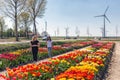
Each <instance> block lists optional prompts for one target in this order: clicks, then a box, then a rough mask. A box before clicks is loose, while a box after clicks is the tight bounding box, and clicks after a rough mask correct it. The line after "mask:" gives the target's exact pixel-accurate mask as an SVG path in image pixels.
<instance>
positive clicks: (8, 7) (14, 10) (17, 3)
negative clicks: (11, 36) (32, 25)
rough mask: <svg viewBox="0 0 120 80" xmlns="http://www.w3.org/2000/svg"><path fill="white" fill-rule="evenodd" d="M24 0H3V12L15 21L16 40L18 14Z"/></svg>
mask: <svg viewBox="0 0 120 80" xmlns="http://www.w3.org/2000/svg"><path fill="white" fill-rule="evenodd" d="M25 1H26V0H4V2H5V9H4V14H5V15H7V16H8V17H10V18H11V19H12V20H13V21H14V23H15V36H16V41H19V39H18V20H17V18H18V15H20V13H21V11H22V10H23V9H24V5H25Z"/></svg>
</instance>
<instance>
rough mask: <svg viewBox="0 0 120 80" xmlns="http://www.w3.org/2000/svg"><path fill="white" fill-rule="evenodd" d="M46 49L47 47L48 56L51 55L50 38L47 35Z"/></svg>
mask: <svg viewBox="0 0 120 80" xmlns="http://www.w3.org/2000/svg"><path fill="white" fill-rule="evenodd" d="M47 49H48V56H49V57H50V58H51V57H52V40H51V37H50V36H49V37H47Z"/></svg>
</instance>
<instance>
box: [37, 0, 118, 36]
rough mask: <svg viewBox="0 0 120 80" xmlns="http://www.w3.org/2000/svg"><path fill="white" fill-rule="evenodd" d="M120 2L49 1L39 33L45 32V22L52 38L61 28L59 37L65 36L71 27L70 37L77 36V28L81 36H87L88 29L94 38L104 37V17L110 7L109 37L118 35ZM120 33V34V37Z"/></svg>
mask: <svg viewBox="0 0 120 80" xmlns="http://www.w3.org/2000/svg"><path fill="white" fill-rule="evenodd" d="M119 4H120V0H48V2H47V6H46V11H45V16H44V17H43V18H41V19H39V20H38V23H39V25H38V26H37V27H38V31H39V32H42V31H43V30H44V21H45V20H46V21H47V25H48V28H47V31H48V33H49V34H50V35H51V36H54V35H55V31H56V30H57V28H59V36H63V35H65V28H66V27H69V34H68V35H69V36H75V35H76V34H75V29H76V26H77V27H78V29H79V30H80V36H87V27H89V32H90V34H91V35H92V36H102V34H101V29H100V28H101V27H103V18H102V17H97V18H95V17H94V16H97V15H102V14H103V13H104V11H105V9H106V7H107V6H108V5H109V9H108V11H107V13H106V15H107V17H108V18H109V20H110V21H111V23H108V22H106V31H107V36H115V35H116V29H115V28H116V26H118V31H119V26H120V24H119V21H120V18H119V16H120V9H119V8H120V7H119ZM119 35H120V33H119V32H118V36H119Z"/></svg>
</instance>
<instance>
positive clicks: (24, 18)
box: [18, 12, 31, 38]
mask: <svg viewBox="0 0 120 80" xmlns="http://www.w3.org/2000/svg"><path fill="white" fill-rule="evenodd" d="M18 19H19V21H20V24H21V26H23V28H24V33H25V35H26V38H29V36H28V31H29V26H30V25H31V18H30V14H29V13H28V12H22V13H21V14H20V15H19V18H18Z"/></svg>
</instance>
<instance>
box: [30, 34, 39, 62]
mask: <svg viewBox="0 0 120 80" xmlns="http://www.w3.org/2000/svg"><path fill="white" fill-rule="evenodd" d="M39 46H40V44H39V41H38V40H37V35H34V36H33V37H32V41H31V44H30V47H31V49H32V54H33V60H34V61H37V54H38V48H39Z"/></svg>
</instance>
